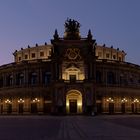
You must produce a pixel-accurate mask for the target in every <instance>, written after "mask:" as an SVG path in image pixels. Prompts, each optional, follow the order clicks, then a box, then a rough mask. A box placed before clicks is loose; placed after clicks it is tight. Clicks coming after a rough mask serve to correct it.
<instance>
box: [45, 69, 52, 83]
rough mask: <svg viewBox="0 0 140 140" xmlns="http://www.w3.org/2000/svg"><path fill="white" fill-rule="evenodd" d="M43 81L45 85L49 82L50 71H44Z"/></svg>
mask: <svg viewBox="0 0 140 140" xmlns="http://www.w3.org/2000/svg"><path fill="white" fill-rule="evenodd" d="M44 82H45V85H47V84H49V83H50V82H51V73H50V72H45V76H44Z"/></svg>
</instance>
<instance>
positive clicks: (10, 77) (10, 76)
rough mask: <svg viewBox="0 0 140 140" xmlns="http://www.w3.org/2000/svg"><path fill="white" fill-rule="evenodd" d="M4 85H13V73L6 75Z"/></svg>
mask: <svg viewBox="0 0 140 140" xmlns="http://www.w3.org/2000/svg"><path fill="white" fill-rule="evenodd" d="M6 85H7V86H12V85H13V75H8V76H7V77H6Z"/></svg>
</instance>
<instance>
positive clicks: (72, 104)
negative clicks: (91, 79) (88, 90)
mask: <svg viewBox="0 0 140 140" xmlns="http://www.w3.org/2000/svg"><path fill="white" fill-rule="evenodd" d="M66 112H67V114H81V113H82V94H81V92H80V91H78V90H70V91H68V92H67V94H66Z"/></svg>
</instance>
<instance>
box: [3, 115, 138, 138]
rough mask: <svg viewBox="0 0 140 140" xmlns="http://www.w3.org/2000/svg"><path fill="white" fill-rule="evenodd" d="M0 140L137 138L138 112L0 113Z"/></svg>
mask: <svg viewBox="0 0 140 140" xmlns="http://www.w3.org/2000/svg"><path fill="white" fill-rule="evenodd" d="M0 140H140V116H139V115H112V116H110V115H106V116H104V115H103V116H95V117H92V116H0Z"/></svg>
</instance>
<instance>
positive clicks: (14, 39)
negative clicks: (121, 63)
mask: <svg viewBox="0 0 140 140" xmlns="http://www.w3.org/2000/svg"><path fill="white" fill-rule="evenodd" d="M67 17H69V18H72V19H75V20H78V21H79V22H80V23H81V25H82V26H81V30H80V31H81V36H82V37H85V36H86V35H87V32H88V29H91V31H92V33H93V36H94V38H95V39H96V40H97V43H98V44H106V46H109V47H110V46H111V45H113V47H114V48H120V50H124V51H125V52H126V53H127V57H126V61H128V62H131V63H135V64H139V65H140V55H139V54H140V0H0V65H2V64H6V63H10V62H13V61H14V59H13V55H12V53H13V52H14V51H15V50H16V49H17V50H20V48H21V47H23V48H26V47H27V46H28V45H30V46H34V45H35V44H36V43H38V44H40V45H41V44H44V42H47V43H48V44H49V43H50V39H52V37H53V34H54V30H55V29H56V28H57V29H58V33H59V35H60V36H63V33H64V22H65V20H66V19H67Z"/></svg>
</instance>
